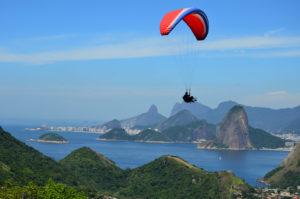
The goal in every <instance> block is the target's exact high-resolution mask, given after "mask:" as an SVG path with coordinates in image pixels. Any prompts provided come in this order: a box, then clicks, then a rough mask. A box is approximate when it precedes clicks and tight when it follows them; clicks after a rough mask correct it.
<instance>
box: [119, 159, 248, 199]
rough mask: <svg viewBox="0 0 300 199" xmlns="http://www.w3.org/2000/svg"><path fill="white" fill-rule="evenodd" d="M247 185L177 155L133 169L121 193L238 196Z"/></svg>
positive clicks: (131, 196) (164, 196)
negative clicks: (194, 164)
mask: <svg viewBox="0 0 300 199" xmlns="http://www.w3.org/2000/svg"><path fill="white" fill-rule="evenodd" d="M248 188H249V187H248V186H247V185H246V184H245V183H244V182H243V181H242V180H241V179H239V178H236V177H235V176H234V175H233V174H232V173H230V172H226V171H221V172H214V173H209V172H206V171H204V170H202V169H200V168H197V167H194V166H192V165H190V164H188V163H187V162H185V161H184V160H182V159H180V158H178V157H174V156H162V157H160V158H158V159H156V160H154V161H153V162H150V163H149V164H146V165H144V166H141V167H138V168H136V169H133V170H132V171H131V172H130V173H129V175H128V185H127V187H125V188H123V189H121V191H120V195H123V196H126V197H129V198H170V199H175V198H220V199H221V198H235V197H234V196H236V195H239V193H240V192H241V191H247V190H248Z"/></svg>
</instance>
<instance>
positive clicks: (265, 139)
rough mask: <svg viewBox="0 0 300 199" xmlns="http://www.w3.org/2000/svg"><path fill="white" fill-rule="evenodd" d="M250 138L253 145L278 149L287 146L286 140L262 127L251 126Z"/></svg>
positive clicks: (258, 147)
mask: <svg viewBox="0 0 300 199" xmlns="http://www.w3.org/2000/svg"><path fill="white" fill-rule="evenodd" d="M249 138H250V141H251V144H252V146H253V147H255V148H257V149H260V148H270V149H276V148H281V147H285V140H283V139H281V138H279V137H276V136H274V135H271V134H270V133H267V132H265V131H264V130H261V129H256V128H252V127H250V126H249Z"/></svg>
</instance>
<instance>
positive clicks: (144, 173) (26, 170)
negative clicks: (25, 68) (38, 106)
mask: <svg viewBox="0 0 300 199" xmlns="http://www.w3.org/2000/svg"><path fill="white" fill-rule="evenodd" d="M0 142H1V145H0V186H1V188H0V196H1V197H0V198H2V196H5V197H4V198H110V197H115V198H119V199H126V198H141V199H142V198H170V199H171V198H172V199H174V198H220V199H222V198H224V199H227V198H237V197H242V198H251V194H250V193H251V192H253V190H254V189H253V188H252V187H250V186H249V185H247V184H246V183H245V182H244V181H243V180H241V179H240V178H238V177H236V176H234V174H233V173H232V172H230V171H219V172H207V171H205V170H203V169H201V168H197V167H195V166H192V165H190V164H189V163H187V162H186V161H184V160H183V159H181V158H179V157H175V156H170V155H165V156H162V157H160V158H157V159H156V160H154V161H152V162H150V163H148V164H145V165H143V166H140V167H137V168H135V169H126V170H122V169H121V168H119V167H118V166H117V165H116V164H115V163H114V162H113V161H111V160H109V159H108V158H106V157H104V156H103V155H101V154H99V153H97V152H95V151H93V150H91V149H90V148H87V147H83V148H80V149H77V150H75V151H73V152H72V153H70V154H69V155H68V156H67V157H65V158H64V159H62V160H61V161H59V162H56V161H55V160H53V159H52V158H49V157H47V156H45V155H43V154H42V153H40V152H38V151H37V150H35V149H33V148H32V147H29V146H27V145H26V144H24V143H23V142H20V141H19V140H17V139H15V138H14V137H12V136H11V135H10V134H9V133H7V132H5V131H4V130H3V129H2V128H1V127H0ZM49 179H52V180H53V181H52V180H50V181H49ZM1 194H2V195H1ZM26 194H27V195H26ZM25 196H26V197H25ZM27 196H28V197H27Z"/></svg>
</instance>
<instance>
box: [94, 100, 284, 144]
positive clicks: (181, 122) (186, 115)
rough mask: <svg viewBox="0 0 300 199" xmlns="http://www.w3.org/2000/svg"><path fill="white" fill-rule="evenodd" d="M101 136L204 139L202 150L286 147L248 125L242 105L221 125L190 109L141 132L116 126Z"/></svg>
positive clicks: (183, 139)
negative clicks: (198, 116)
mask: <svg viewBox="0 0 300 199" xmlns="http://www.w3.org/2000/svg"><path fill="white" fill-rule="evenodd" d="M98 139H99V140H110V141H116V140H122V141H138V142H197V143H200V142H201V144H199V146H198V148H200V149H220V148H221V149H230V150H246V149H260V148H282V147H285V141H284V140H283V139H281V138H279V137H275V136H273V135H271V134H270V133H267V132H266V131H264V130H262V129H257V128H253V127H251V126H249V125H248V117H247V114H246V111H245V110H244V108H243V107H242V106H240V105H236V106H234V107H233V108H231V109H230V110H229V112H228V113H227V115H226V116H225V117H224V118H223V120H222V122H221V124H220V125H215V124H210V123H207V122H206V121H205V120H198V119H197V117H195V116H194V115H193V114H192V113H191V112H189V111H188V110H182V111H180V112H178V113H176V114H175V115H173V116H171V117H169V118H167V119H166V120H164V121H163V122H161V123H159V124H158V125H156V126H155V127H154V128H145V129H144V130H142V131H141V132H139V133H138V134H133V135H132V134H131V135H129V134H128V133H127V132H126V130H124V129H123V128H115V129H112V130H111V131H109V132H107V133H105V134H103V135H101V136H100V137H99V138H98ZM204 140H206V141H204Z"/></svg>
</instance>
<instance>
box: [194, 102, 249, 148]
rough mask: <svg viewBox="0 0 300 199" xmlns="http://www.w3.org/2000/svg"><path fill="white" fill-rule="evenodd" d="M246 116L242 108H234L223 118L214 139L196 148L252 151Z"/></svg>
mask: <svg viewBox="0 0 300 199" xmlns="http://www.w3.org/2000/svg"><path fill="white" fill-rule="evenodd" d="M248 128H249V127H248V118H247V114H246V112H245V110H244V108H243V107H242V106H239V105H237V106H234V107H233V108H232V109H230V111H229V112H228V113H227V115H226V116H225V117H224V118H223V120H222V122H221V124H220V127H219V128H218V130H217V133H216V138H215V139H213V140H211V141H209V142H207V143H206V144H205V145H202V146H199V147H198V148H207V149H214V148H216V149H217V148H223V149H230V150H245V149H252V148H253V147H252V145H251V142H250V138H249V129H248Z"/></svg>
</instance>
